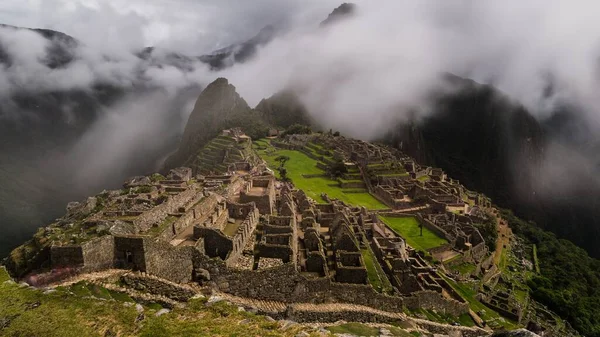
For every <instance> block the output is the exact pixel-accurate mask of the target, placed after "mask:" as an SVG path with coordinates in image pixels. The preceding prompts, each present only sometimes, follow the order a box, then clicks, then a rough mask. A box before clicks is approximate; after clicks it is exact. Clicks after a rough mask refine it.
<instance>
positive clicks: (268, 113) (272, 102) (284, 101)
mask: <svg viewBox="0 0 600 337" xmlns="http://www.w3.org/2000/svg"><path fill="white" fill-rule="evenodd" d="M255 109H256V110H257V111H260V113H261V114H262V116H263V118H264V120H265V121H266V122H267V123H269V124H271V125H276V126H278V127H282V128H287V127H289V126H290V125H292V124H305V125H310V124H313V123H312V119H311V118H310V115H309V114H308V111H307V110H306V108H305V107H304V105H303V104H302V103H301V102H300V100H299V99H298V97H297V96H296V95H295V94H294V93H293V92H291V91H280V92H278V93H276V94H275V95H273V96H271V97H269V98H266V99H263V100H261V101H260V103H258V105H257V106H256V108H255Z"/></svg>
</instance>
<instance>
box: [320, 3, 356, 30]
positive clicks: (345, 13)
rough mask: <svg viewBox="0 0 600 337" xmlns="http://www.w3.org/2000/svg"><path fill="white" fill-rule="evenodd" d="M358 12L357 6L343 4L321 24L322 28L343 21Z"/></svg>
mask: <svg viewBox="0 0 600 337" xmlns="http://www.w3.org/2000/svg"><path fill="white" fill-rule="evenodd" d="M355 10H356V5H355V4H353V3H347V2H346V3H343V4H341V5H340V6H339V7H338V8H336V9H334V10H333V12H331V13H330V14H329V16H328V17H327V19H325V20H323V22H321V26H325V25H329V24H332V23H334V22H337V21H339V20H341V19H344V18H347V17H350V16H352V14H354V12H355Z"/></svg>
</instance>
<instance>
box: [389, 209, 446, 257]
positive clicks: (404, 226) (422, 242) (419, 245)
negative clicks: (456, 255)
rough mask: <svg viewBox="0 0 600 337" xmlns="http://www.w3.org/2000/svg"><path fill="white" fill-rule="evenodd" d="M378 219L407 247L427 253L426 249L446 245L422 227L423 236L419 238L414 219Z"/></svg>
mask: <svg viewBox="0 0 600 337" xmlns="http://www.w3.org/2000/svg"><path fill="white" fill-rule="evenodd" d="M380 219H381V220H382V221H383V222H385V223H386V224H387V225H388V226H389V227H390V228H391V229H393V230H394V231H395V232H396V233H398V234H399V235H400V236H402V237H403V238H404V239H405V240H406V243H407V244H408V245H410V246H411V247H413V248H415V249H417V250H422V251H427V250H428V249H431V248H435V247H439V246H441V245H444V244H446V243H448V241H447V240H446V239H444V238H440V237H439V236H437V235H436V234H435V233H434V232H432V231H430V230H429V229H427V228H426V227H423V236H421V229H420V227H419V222H418V221H417V219H416V218H414V217H402V218H396V217H384V216H382V217H380Z"/></svg>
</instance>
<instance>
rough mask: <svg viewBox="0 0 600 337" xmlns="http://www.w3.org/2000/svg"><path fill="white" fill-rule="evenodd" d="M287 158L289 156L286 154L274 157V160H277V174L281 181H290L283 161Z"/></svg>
mask: <svg viewBox="0 0 600 337" xmlns="http://www.w3.org/2000/svg"><path fill="white" fill-rule="evenodd" d="M289 160H290V157H288V156H277V157H276V158H275V161H278V162H279V167H278V168H277V171H278V172H279V176H280V177H281V180H282V181H290V178H289V177H288V176H287V169H286V168H285V163H287V162H288V161H289Z"/></svg>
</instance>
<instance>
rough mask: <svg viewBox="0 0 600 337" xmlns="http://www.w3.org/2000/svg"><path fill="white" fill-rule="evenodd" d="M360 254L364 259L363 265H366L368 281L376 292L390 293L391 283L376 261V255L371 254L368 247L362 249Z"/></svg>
mask: <svg viewBox="0 0 600 337" xmlns="http://www.w3.org/2000/svg"><path fill="white" fill-rule="evenodd" d="M361 254H362V257H363V260H364V261H365V266H366V267H367V277H368V278H369V283H370V284H371V285H372V286H373V288H374V289H375V290H377V291H378V292H386V293H391V292H392V284H391V283H390V281H389V280H388V278H387V276H386V275H385V272H384V271H383V269H382V268H381V266H380V265H379V262H377V257H375V254H373V252H372V251H371V249H369V248H367V249H362V250H361Z"/></svg>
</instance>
